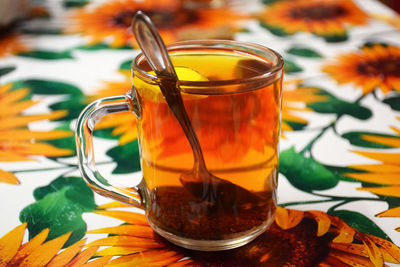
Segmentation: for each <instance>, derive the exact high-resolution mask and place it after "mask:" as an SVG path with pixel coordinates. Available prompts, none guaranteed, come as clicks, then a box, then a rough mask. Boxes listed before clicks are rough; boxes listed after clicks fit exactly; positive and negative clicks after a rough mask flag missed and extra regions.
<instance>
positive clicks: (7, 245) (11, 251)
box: [0, 223, 28, 266]
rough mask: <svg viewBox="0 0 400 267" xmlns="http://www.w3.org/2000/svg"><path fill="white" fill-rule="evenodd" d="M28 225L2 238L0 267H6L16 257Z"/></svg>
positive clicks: (24, 224)
mask: <svg viewBox="0 0 400 267" xmlns="http://www.w3.org/2000/svg"><path fill="white" fill-rule="evenodd" d="M27 225H28V224H27V223H23V224H21V225H19V226H17V227H15V228H14V229H13V230H11V231H10V232H8V233H7V234H5V235H4V236H3V237H2V238H0V266H6V265H7V263H8V262H9V261H10V260H11V259H12V258H13V257H14V256H15V255H16V253H17V251H18V249H19V247H20V246H21V243H22V239H23V237H24V234H25V229H26V226H27Z"/></svg>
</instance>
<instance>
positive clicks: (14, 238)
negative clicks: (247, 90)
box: [0, 0, 400, 266]
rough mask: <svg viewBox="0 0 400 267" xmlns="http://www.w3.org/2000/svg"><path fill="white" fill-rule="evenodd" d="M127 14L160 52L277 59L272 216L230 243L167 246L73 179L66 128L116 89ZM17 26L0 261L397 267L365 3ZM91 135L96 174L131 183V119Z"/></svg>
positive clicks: (7, 68)
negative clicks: (202, 45) (227, 49)
mask: <svg viewBox="0 0 400 267" xmlns="http://www.w3.org/2000/svg"><path fill="white" fill-rule="evenodd" d="M207 3H210V5H209V6H208V7H206V6H207ZM196 6H197V8H195V7H196ZM138 9H141V10H143V11H145V12H146V13H147V14H149V15H150V17H152V19H153V20H154V22H155V23H156V25H157V27H158V28H159V30H160V32H161V34H162V35H163V37H164V39H165V40H166V42H167V43H170V42H174V41H178V40H187V39H201V38H218V39H235V40H239V41H246V42H253V43H258V44H261V45H265V46H268V47H271V48H273V49H275V50H277V51H278V52H280V53H281V54H282V55H283V57H284V59H285V66H286V68H285V72H286V75H285V81H284V91H283V107H282V138H281V146H280V167H279V168H280V177H279V187H278V196H279V204H280V207H279V208H278V210H277V216H276V219H275V222H274V224H273V225H272V226H271V227H270V228H269V229H268V230H267V232H266V233H265V234H263V235H261V236H260V237H259V238H257V239H256V240H255V241H253V242H251V243H250V244H248V245H246V246H244V247H242V248H239V249H235V250H229V251H225V252H215V253H201V252H193V251H188V250H185V249H181V248H178V247H176V246H173V245H171V244H169V243H168V242H166V241H164V240H163V239H162V238H160V237H158V236H157V235H155V234H154V233H153V231H152V230H151V228H150V227H149V225H148V224H147V222H146V219H145V217H144V215H143V211H142V210H140V209H137V208H132V207H130V206H127V205H125V204H121V203H117V202H112V201H111V200H109V199H106V198H103V197H100V196H99V195H96V194H94V193H93V192H92V191H91V189H90V188H89V187H88V186H87V185H86V184H85V183H84V182H83V181H82V179H81V178H80V174H79V171H78V167H77V159H76V153H75V142H74V137H73V134H74V133H73V129H74V125H75V122H76V118H77V116H78V115H79V113H80V111H81V110H82V109H83V108H84V107H85V106H86V105H87V104H88V103H89V102H90V101H92V100H94V99H97V98H100V97H104V96H110V95H118V94H123V93H125V92H126V91H127V90H128V89H129V88H130V85H131V77H130V70H129V68H130V62H131V60H132V59H133V58H134V57H135V56H136V55H137V54H138V49H137V46H136V43H135V41H134V39H133V37H132V34H131V33H130V31H129V30H128V27H129V24H130V20H131V18H132V15H133V14H134V12H135V11H136V10H138ZM29 16H30V17H31V19H30V20H28V21H25V22H22V23H20V24H18V25H17V27H13V28H6V29H5V30H4V31H2V32H1V35H0V192H1V193H0V198H1V205H0V218H1V223H0V266H19V265H21V266H45V265H48V266H104V265H107V266H114V265H116V266H383V265H384V264H386V265H389V266H395V265H397V264H399V263H400V249H399V247H398V245H400V233H399V231H400V17H399V16H398V15H397V14H396V13H395V12H393V11H391V10H390V9H388V8H387V7H385V6H383V5H382V4H380V3H379V2H377V1H374V0H358V1H355V0H353V1H351V0H324V1H322V0H264V1H263V2H258V1H253V0H252V1H240V0H232V1H195V0H192V1H183V0H181V1H167V0H158V1H153V0H143V1H133V0H112V1H111V0H110V1H90V0H62V1H61V0H60V1H40V0H38V1H32V7H31V11H30V13H29ZM95 135H96V138H95V143H96V148H98V149H97V151H96V153H97V155H96V160H97V162H98V163H97V165H98V166H99V169H100V171H101V172H103V173H104V174H105V175H108V176H109V177H111V176H112V177H115V179H118V181H119V182H121V183H124V184H126V185H133V184H134V183H135V182H136V183H137V182H138V181H139V180H140V178H141V172H140V163H139V154H138V146H137V140H136V139H137V134H136V121H135V117H134V116H133V115H132V114H129V113H122V114H118V115H113V116H112V117H106V118H105V119H104V120H103V121H102V122H101V123H100V124H99V125H98V127H97V130H96V131H95Z"/></svg>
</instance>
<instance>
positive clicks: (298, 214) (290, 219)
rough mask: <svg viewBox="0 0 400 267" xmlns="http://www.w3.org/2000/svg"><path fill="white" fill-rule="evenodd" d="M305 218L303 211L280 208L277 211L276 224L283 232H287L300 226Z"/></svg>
mask: <svg viewBox="0 0 400 267" xmlns="http://www.w3.org/2000/svg"><path fill="white" fill-rule="evenodd" d="M303 217H304V212H303V211H300V210H292V209H285V208H282V207H279V206H278V207H277V209H276V215H275V223H276V224H277V225H278V226H279V227H280V228H282V229H283V230H287V229H290V228H293V227H295V226H296V225H298V224H299V223H300V222H301V220H303Z"/></svg>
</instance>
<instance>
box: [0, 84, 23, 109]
mask: <svg viewBox="0 0 400 267" xmlns="http://www.w3.org/2000/svg"><path fill="white" fill-rule="evenodd" d="M28 93H29V89H26V88H23V89H18V90H14V91H9V92H8V93H7V94H6V95H4V96H2V97H1V98H0V106H1V107H2V108H3V107H7V106H8V105H12V104H13V102H16V101H18V100H21V99H22V98H24V97H25V96H26V95H27V94H28Z"/></svg>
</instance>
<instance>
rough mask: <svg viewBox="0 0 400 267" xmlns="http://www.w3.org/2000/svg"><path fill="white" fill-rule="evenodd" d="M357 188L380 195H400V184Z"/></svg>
mask: <svg viewBox="0 0 400 267" xmlns="http://www.w3.org/2000/svg"><path fill="white" fill-rule="evenodd" d="M357 189H358V190H361V191H368V192H371V193H374V194H377V195H382V196H391V197H400V186H384V187H363V188H357Z"/></svg>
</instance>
